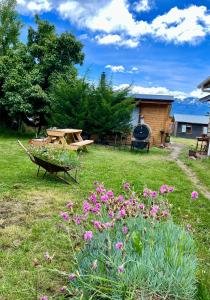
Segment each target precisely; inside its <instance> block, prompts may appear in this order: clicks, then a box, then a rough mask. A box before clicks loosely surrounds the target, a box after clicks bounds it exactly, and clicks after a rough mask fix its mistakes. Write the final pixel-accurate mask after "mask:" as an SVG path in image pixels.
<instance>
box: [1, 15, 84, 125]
mask: <svg viewBox="0 0 210 300" xmlns="http://www.w3.org/2000/svg"><path fill="white" fill-rule="evenodd" d="M35 22H36V24H37V29H36V30H35V29H33V28H31V27H30V28H29V31H28V43H27V45H23V44H22V43H20V42H19V43H18V47H17V48H15V49H13V48H11V47H9V49H8V51H7V55H5V56H0V105H1V106H2V107H3V108H4V109H5V111H6V112H7V113H8V114H9V116H10V117H12V118H13V119H15V118H16V119H17V121H18V123H19V124H21V121H22V120H26V121H27V120H29V119H30V120H31V119H36V120H39V122H38V123H39V124H38V125H39V126H41V125H45V124H46V117H47V112H48V111H49V104H50V100H51V98H50V96H49V91H50V89H51V85H52V82H54V81H55V79H56V78H57V77H59V76H61V75H64V74H71V72H72V70H75V64H78V63H79V64H82V62H83V59H84V54H83V52H82V47H83V46H82V44H81V43H80V42H79V41H77V40H76V38H75V37H74V36H73V35H72V34H71V33H63V34H61V35H58V34H57V33H56V28H55V26H54V25H52V24H50V23H49V22H48V21H43V20H41V19H40V18H39V17H38V16H36V17H35ZM36 125H37V121H36Z"/></svg>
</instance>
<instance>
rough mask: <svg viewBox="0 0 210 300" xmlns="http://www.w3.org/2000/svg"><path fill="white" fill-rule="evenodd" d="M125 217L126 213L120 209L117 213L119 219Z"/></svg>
mask: <svg viewBox="0 0 210 300" xmlns="http://www.w3.org/2000/svg"><path fill="white" fill-rule="evenodd" d="M125 216H126V211H125V209H124V208H121V210H120V212H119V217H120V218H124V217H125Z"/></svg>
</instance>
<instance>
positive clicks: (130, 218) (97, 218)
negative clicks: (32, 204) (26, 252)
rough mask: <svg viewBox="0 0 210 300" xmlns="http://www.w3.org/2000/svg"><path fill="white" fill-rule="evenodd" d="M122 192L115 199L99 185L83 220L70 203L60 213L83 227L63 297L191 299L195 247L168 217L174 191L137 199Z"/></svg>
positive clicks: (128, 190) (129, 192)
mask: <svg viewBox="0 0 210 300" xmlns="http://www.w3.org/2000/svg"><path fill="white" fill-rule="evenodd" d="M123 188H124V190H123V192H122V193H121V195H115V194H114V192H113V191H110V190H109V191H107V190H106V189H105V188H104V186H103V185H101V184H98V183H97V184H96V190H95V192H94V193H92V194H91V195H90V196H89V198H88V200H86V201H84V203H83V214H82V215H77V214H75V213H74V211H73V208H72V204H71V203H70V204H68V205H67V207H68V208H70V212H67V211H64V212H61V217H62V218H63V219H64V220H65V222H69V223H70V224H71V223H72V222H73V223H75V224H76V225H78V226H80V227H81V228H80V232H81V236H82V237H83V239H84V240H85V245H84V248H83V250H81V251H80V252H79V253H75V264H76V266H75V272H74V273H72V274H70V275H69V280H70V285H69V287H67V288H66V293H67V294H71V295H74V299H81V298H80V297H83V298H82V299H116V300H117V299H132V300H134V299H145V300H146V299H185V300H192V299H194V297H195V294H196V267H197V260H196V255H195V244H194V241H193V238H192V237H191V235H190V233H189V231H187V230H185V229H183V228H181V227H180V226H178V225H175V224H174V223H173V221H172V218H171V216H170V212H169V210H170V205H169V203H168V201H167V195H168V193H170V192H173V190H174V189H173V187H168V186H167V185H163V186H161V188H160V191H159V192H156V191H151V190H149V189H145V190H144V191H143V193H142V194H140V195H138V194H137V193H135V192H134V191H133V190H132V189H131V188H130V185H129V184H128V183H126V184H124V185H123ZM81 295H82V296H81Z"/></svg>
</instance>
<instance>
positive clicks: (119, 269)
mask: <svg viewBox="0 0 210 300" xmlns="http://www.w3.org/2000/svg"><path fill="white" fill-rule="evenodd" d="M117 271H118V273H123V272H124V267H123V265H121V266H119V267H118V269H117Z"/></svg>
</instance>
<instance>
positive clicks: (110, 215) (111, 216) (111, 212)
mask: <svg viewBox="0 0 210 300" xmlns="http://www.w3.org/2000/svg"><path fill="white" fill-rule="evenodd" d="M108 216H109V218H110V219H112V218H114V212H113V211H112V210H110V211H109V213H108Z"/></svg>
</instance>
